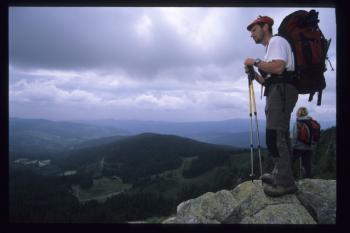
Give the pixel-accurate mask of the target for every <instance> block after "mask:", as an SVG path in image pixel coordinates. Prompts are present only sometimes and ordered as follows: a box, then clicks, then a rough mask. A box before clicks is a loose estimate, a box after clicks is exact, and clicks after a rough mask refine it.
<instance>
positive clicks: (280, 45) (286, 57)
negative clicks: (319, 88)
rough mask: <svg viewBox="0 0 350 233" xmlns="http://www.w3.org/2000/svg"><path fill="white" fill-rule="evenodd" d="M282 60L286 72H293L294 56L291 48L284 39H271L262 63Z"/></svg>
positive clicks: (278, 37)
mask: <svg viewBox="0 0 350 233" xmlns="http://www.w3.org/2000/svg"><path fill="white" fill-rule="evenodd" d="M272 60H283V61H285V62H286V69H287V71H294V55H293V52H292V48H291V47H290V44H289V43H288V41H287V40H286V39H284V38H283V37H281V36H273V37H271V39H270V41H269V44H268V45H267V50H266V54H265V57H264V61H266V62H270V61H272Z"/></svg>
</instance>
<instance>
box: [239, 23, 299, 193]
mask: <svg viewBox="0 0 350 233" xmlns="http://www.w3.org/2000/svg"><path fill="white" fill-rule="evenodd" d="M272 25H273V19H271V18H270V17H268V16H263V17H262V16H259V17H258V18H257V19H256V20H255V21H253V22H252V23H251V24H249V25H248V27H247V30H248V31H250V33H251V37H252V38H253V39H254V41H255V43H256V44H262V45H263V46H264V47H265V48H266V53H265V57H264V58H263V59H259V58H256V59H255V58H247V59H245V61H244V65H245V70H246V72H247V73H248V69H247V67H248V66H253V65H254V66H255V67H257V68H258V69H259V71H260V73H261V75H260V74H258V73H257V72H255V79H256V80H257V81H258V82H259V83H260V84H262V85H264V86H265V93H264V96H266V106H265V114H266V145H267V148H268V150H269V153H270V155H271V156H272V160H273V162H274V169H273V171H272V173H271V174H264V175H263V176H262V177H261V179H262V181H263V182H264V183H266V184H265V185H264V192H265V193H266V194H267V195H269V196H272V197H278V196H282V195H284V194H289V193H294V192H296V191H297V187H296V185H295V183H294V178H293V173H292V168H291V161H290V158H291V145H290V138H289V124H290V118H291V113H292V111H293V108H294V106H295V104H296V102H297V100H298V90H297V88H296V87H295V86H294V85H293V82H292V78H291V77H290V76H289V75H290V72H291V71H294V57H293V53H292V49H291V46H290V45H289V43H288V42H287V40H285V39H284V38H282V37H280V36H272Z"/></svg>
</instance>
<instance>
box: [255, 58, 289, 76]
mask: <svg viewBox="0 0 350 233" xmlns="http://www.w3.org/2000/svg"><path fill="white" fill-rule="evenodd" d="M257 67H258V68H259V69H261V70H263V71H265V72H266V73H269V74H282V73H283V71H284V69H285V67H286V62H285V61H282V60H272V61H270V62H264V61H261V62H259V64H258V65H257Z"/></svg>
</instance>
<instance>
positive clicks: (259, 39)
mask: <svg viewBox="0 0 350 233" xmlns="http://www.w3.org/2000/svg"><path fill="white" fill-rule="evenodd" d="M254 41H255V44H260V43H261V42H262V39H261V38H254Z"/></svg>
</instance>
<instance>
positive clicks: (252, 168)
mask: <svg viewBox="0 0 350 233" xmlns="http://www.w3.org/2000/svg"><path fill="white" fill-rule="evenodd" d="M248 69H249V71H250V69H253V67H251V66H248ZM252 82H253V76H251V72H249V75H248V90H249V116H250V175H249V176H250V179H251V180H252V182H253V180H254V155H253V153H254V152H253V116H252V92H251V85H252Z"/></svg>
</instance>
